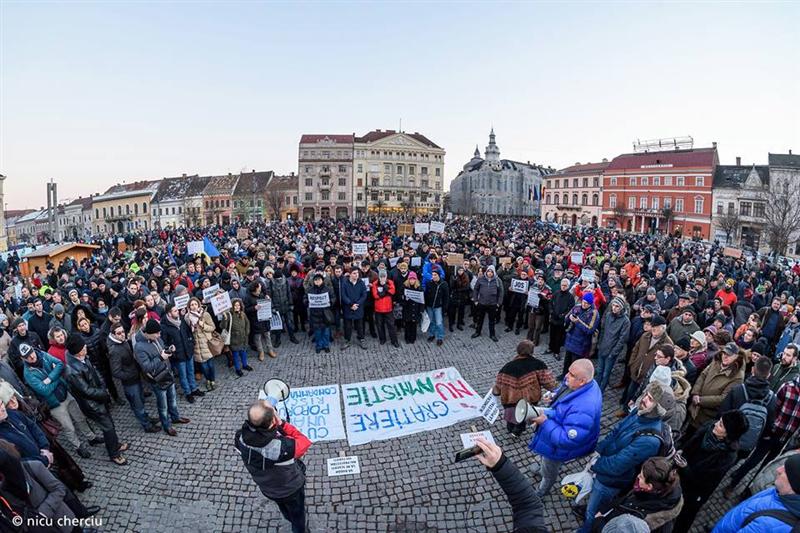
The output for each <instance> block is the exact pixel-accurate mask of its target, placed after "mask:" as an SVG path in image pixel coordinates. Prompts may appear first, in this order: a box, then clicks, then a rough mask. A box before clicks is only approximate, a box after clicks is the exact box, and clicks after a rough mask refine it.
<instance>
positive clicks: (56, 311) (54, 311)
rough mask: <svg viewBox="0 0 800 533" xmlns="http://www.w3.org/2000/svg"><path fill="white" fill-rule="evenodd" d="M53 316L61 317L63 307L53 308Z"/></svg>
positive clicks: (58, 305) (57, 305)
mask: <svg viewBox="0 0 800 533" xmlns="http://www.w3.org/2000/svg"><path fill="white" fill-rule="evenodd" d="M53 314H54V315H63V314H64V306H63V305H61V304H56V305H54V306H53Z"/></svg>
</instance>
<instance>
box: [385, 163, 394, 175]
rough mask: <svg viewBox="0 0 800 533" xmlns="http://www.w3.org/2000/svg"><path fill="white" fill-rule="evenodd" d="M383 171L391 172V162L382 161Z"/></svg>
mask: <svg viewBox="0 0 800 533" xmlns="http://www.w3.org/2000/svg"><path fill="white" fill-rule="evenodd" d="M383 173H384V174H391V173H392V164H391V163H384V164H383Z"/></svg>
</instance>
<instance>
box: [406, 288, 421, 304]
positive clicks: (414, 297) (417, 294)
mask: <svg viewBox="0 0 800 533" xmlns="http://www.w3.org/2000/svg"><path fill="white" fill-rule="evenodd" d="M403 294H405V295H406V300H411V301H412V302H417V303H420V304H424V303H425V293H423V292H422V291H415V290H411V289H406V290H405V291H403Z"/></svg>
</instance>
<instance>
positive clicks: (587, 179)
mask: <svg viewBox="0 0 800 533" xmlns="http://www.w3.org/2000/svg"><path fill="white" fill-rule="evenodd" d="M583 186H584V187H588V186H589V178H583Z"/></svg>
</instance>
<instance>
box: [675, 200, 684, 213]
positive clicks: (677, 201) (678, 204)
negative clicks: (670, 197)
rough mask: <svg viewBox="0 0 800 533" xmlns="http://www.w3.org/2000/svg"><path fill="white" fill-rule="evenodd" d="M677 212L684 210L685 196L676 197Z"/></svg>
mask: <svg viewBox="0 0 800 533" xmlns="http://www.w3.org/2000/svg"><path fill="white" fill-rule="evenodd" d="M675 212H676V213H682V212H683V198H675Z"/></svg>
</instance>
